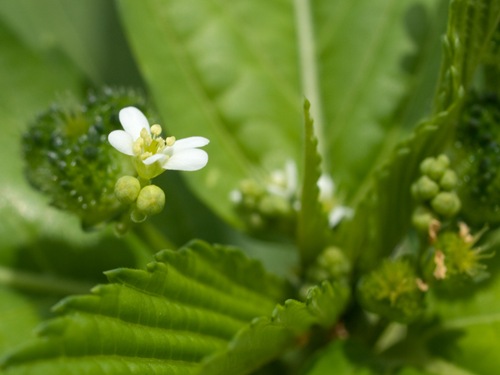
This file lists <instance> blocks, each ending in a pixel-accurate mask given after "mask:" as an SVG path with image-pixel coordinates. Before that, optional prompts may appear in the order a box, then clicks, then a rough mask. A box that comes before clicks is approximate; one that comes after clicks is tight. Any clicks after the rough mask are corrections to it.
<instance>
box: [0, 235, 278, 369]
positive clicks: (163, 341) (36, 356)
mask: <svg viewBox="0 0 500 375" xmlns="http://www.w3.org/2000/svg"><path fill="white" fill-rule="evenodd" d="M192 245H193V247H192V248H190V247H189V246H188V247H186V248H183V249H181V250H180V251H177V252H174V251H163V252H161V253H159V254H158V256H157V260H156V261H155V262H153V263H150V264H149V265H148V267H147V271H140V270H132V269H118V270H115V271H111V272H108V278H109V280H110V284H108V285H101V286H98V287H96V288H94V289H93V290H92V295H86V296H75V297H70V298H67V299H65V300H63V301H62V302H61V303H60V304H59V305H57V306H56V308H55V310H56V312H57V313H59V314H61V316H60V317H58V318H56V319H53V320H51V321H48V322H47V323H45V324H44V325H42V326H41V327H40V329H39V330H38V336H39V337H38V338H37V339H35V340H33V341H32V342H29V343H27V344H26V345H24V346H23V347H21V348H20V349H18V350H16V351H14V352H11V353H10V354H7V355H6V356H4V358H3V359H2V366H3V367H4V368H5V369H6V371H8V373H9V374H21V373H28V374H29V373H33V374H35V373H39V372H38V371H40V368H46V369H51V371H49V370H47V371H49V372H50V373H55V374H58V373H63V371H65V370H67V369H68V368H69V366H70V365H72V364H74V365H75V367H74V369H73V370H72V371H75V372H74V373H79V372H78V371H83V370H84V369H86V368H101V370H99V371H97V372H96V373H98V374H100V373H103V374H117V373H120V372H119V371H124V370H123V368H131V369H134V370H133V371H143V372H142V373H143V374H156V373H165V374H171V373H182V371H184V370H186V371H191V370H192V369H194V368H196V366H198V365H199V363H200V361H201V360H202V359H203V358H205V357H207V356H209V355H210V354H212V353H215V352H217V351H221V350H224V348H226V347H227V344H228V342H229V340H230V339H231V338H232V337H233V336H234V335H235V334H236V333H237V332H238V331H239V330H241V329H242V328H244V327H245V326H246V325H247V324H248V321H250V320H252V319H253V318H255V317H257V316H262V315H268V314H269V312H270V311H271V310H272V308H273V307H274V306H275V305H276V302H277V301H276V300H274V301H273V300H271V299H270V298H269V297H268V296H266V295H265V294H264V295H259V292H258V290H257V289H256V290H254V291H253V292H252V276H253V275H252V273H249V274H246V275H245V276H242V275H238V276H234V278H236V279H239V282H238V280H237V281H236V282H233V275H234V273H233V270H234V269H246V270H248V271H251V270H256V271H257V274H259V273H260V275H261V276H262V277H261V278H260V279H259V280H258V284H259V285H265V284H266V283H267V284H268V286H269V287H270V289H274V290H276V286H273V284H274V282H275V281H276V278H275V277H272V276H270V275H267V274H265V273H264V272H263V269H262V266H261V265H259V264H258V263H256V262H255V261H253V260H249V259H247V258H245V257H242V256H241V254H240V253H239V252H238V251H237V250H235V249H232V248H224V247H222V246H218V247H217V248H216V249H213V248H211V247H210V246H208V245H206V244H204V243H201V242H193V243H192ZM207 254H208V255H207ZM224 259H229V261H227V260H224ZM231 265H233V266H234V268H233V267H230V266H231ZM207 268H209V269H207ZM243 278H246V281H243ZM222 281H223V282H222ZM227 284H234V285H233V286H232V287H231V286H228V285H227ZM241 284H245V287H242V286H241ZM281 285H283V283H281ZM264 290H265V289H264ZM283 292H284V291H283ZM250 297H252V298H250ZM256 302H258V303H259V305H258V306H257V305H255V303H256ZM269 306H271V307H269ZM135 359H137V363H136V361H135ZM148 360H150V362H151V367H147V363H148ZM160 363H164V367H163V368H162V367H161V365H160ZM38 365H40V366H41V367H38ZM160 368H162V369H161V370H159V369H160ZM156 369H158V370H156ZM130 371H131V370H130ZM156 371H158V372H156ZM69 373H72V372H69ZM187 373H189V372H187Z"/></svg>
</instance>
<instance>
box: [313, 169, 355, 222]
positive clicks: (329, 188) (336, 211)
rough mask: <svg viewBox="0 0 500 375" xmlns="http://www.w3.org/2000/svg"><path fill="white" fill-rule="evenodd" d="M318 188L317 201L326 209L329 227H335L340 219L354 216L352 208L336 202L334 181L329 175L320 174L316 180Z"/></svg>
mask: <svg viewBox="0 0 500 375" xmlns="http://www.w3.org/2000/svg"><path fill="white" fill-rule="evenodd" d="M318 188H319V201H320V202H321V204H323V206H325V208H326V209H327V211H328V224H329V225H330V227H331V228H334V227H336V226H337V225H338V224H339V223H340V222H341V221H342V220H344V219H351V218H352V217H353V216H354V210H353V209H352V208H350V207H347V206H340V205H337V204H336V202H335V199H334V196H335V183H334V182H333V179H332V178H331V177H330V176H329V175H327V174H323V175H321V177H320V178H319V180H318Z"/></svg>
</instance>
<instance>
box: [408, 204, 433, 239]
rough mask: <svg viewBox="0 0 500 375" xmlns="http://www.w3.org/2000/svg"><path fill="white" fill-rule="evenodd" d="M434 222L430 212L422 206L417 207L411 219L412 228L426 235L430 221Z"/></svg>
mask: <svg viewBox="0 0 500 375" xmlns="http://www.w3.org/2000/svg"><path fill="white" fill-rule="evenodd" d="M433 220H435V217H434V215H433V214H432V212H431V211H430V210H428V209H427V208H425V207H423V206H418V207H417V208H416V209H415V211H414V212H413V215H412V217H411V221H412V224H413V226H414V227H415V228H416V229H417V230H418V231H420V232H423V233H427V232H428V231H429V227H430V225H431V223H432V221H433Z"/></svg>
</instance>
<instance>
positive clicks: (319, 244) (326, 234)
mask: <svg viewBox="0 0 500 375" xmlns="http://www.w3.org/2000/svg"><path fill="white" fill-rule="evenodd" d="M304 125H305V126H304V127H305V132H304V133H305V136H304V139H305V145H304V168H303V169H304V177H303V182H302V193H301V199H300V207H301V209H300V211H299V216H298V221H297V245H298V247H299V251H300V254H301V257H302V262H303V265H304V266H308V265H310V264H311V263H312V262H313V261H314V259H315V258H316V257H317V256H318V255H319V253H320V252H321V251H323V250H324V249H325V247H326V246H327V245H328V244H329V240H330V228H329V227H328V219H327V215H326V214H325V212H324V209H323V207H322V205H321V202H320V201H319V187H318V180H319V178H320V177H321V156H320V155H319V153H318V140H317V138H316V136H315V135H314V128H313V119H312V118H311V113H310V103H309V101H307V100H306V101H305V103H304Z"/></svg>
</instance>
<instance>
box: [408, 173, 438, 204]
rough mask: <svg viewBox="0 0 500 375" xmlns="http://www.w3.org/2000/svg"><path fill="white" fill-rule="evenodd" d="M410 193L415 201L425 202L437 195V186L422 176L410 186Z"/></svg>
mask: <svg viewBox="0 0 500 375" xmlns="http://www.w3.org/2000/svg"><path fill="white" fill-rule="evenodd" d="M412 193H413V197H414V198H415V199H418V200H422V201H427V200H430V199H432V198H434V197H435V196H436V195H437V194H438V193H439V185H438V184H437V183H436V182H434V181H433V180H431V179H430V178H429V177H427V176H422V177H420V178H419V179H418V180H417V182H415V184H414V186H412Z"/></svg>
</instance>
